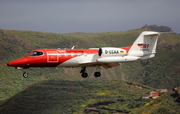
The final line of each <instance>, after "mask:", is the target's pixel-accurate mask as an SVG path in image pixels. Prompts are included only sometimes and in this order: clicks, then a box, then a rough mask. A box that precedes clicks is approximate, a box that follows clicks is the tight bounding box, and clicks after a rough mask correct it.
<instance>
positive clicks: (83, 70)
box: [80, 66, 101, 78]
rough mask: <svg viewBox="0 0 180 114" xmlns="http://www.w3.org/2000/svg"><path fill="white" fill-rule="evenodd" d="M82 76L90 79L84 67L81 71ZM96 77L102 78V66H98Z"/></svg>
mask: <svg viewBox="0 0 180 114" xmlns="http://www.w3.org/2000/svg"><path fill="white" fill-rule="evenodd" d="M80 73H81V76H82V77H83V78H87V77H88V73H87V71H86V67H82V69H81V71H80ZM94 76H95V77H100V76H101V72H100V66H96V72H95V73H94Z"/></svg>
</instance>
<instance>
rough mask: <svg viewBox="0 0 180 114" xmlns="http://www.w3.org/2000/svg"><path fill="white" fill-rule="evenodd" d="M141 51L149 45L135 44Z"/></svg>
mask: <svg viewBox="0 0 180 114" xmlns="http://www.w3.org/2000/svg"><path fill="white" fill-rule="evenodd" d="M137 45H138V46H139V47H140V48H141V49H147V48H149V44H137Z"/></svg>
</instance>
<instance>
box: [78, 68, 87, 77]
mask: <svg viewBox="0 0 180 114" xmlns="http://www.w3.org/2000/svg"><path fill="white" fill-rule="evenodd" d="M80 73H81V76H82V77H83V78H86V77H88V73H87V72H86V67H82V69H81V71H80Z"/></svg>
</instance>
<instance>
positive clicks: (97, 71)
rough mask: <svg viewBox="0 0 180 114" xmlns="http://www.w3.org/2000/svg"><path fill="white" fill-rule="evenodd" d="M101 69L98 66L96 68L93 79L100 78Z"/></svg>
mask: <svg viewBox="0 0 180 114" xmlns="http://www.w3.org/2000/svg"><path fill="white" fill-rule="evenodd" d="M100 71H101V67H100V66H99V65H97V66H96V72H95V73H94V76H95V77H100V76H101V72H100Z"/></svg>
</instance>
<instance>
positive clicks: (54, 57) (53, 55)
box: [47, 51, 58, 63]
mask: <svg viewBox="0 0 180 114" xmlns="http://www.w3.org/2000/svg"><path fill="white" fill-rule="evenodd" d="M47 62H48V63H57V62H58V54H57V52H56V51H48V52H47Z"/></svg>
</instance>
